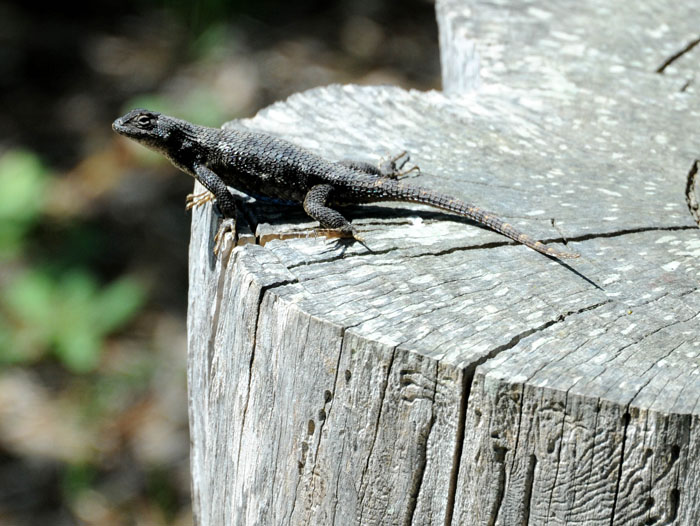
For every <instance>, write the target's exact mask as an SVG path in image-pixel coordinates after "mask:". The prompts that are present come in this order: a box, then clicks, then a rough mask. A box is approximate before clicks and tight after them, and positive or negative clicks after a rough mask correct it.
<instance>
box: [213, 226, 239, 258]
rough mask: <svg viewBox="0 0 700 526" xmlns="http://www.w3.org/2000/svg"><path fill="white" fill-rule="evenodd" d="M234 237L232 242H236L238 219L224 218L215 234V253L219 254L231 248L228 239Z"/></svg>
mask: <svg viewBox="0 0 700 526" xmlns="http://www.w3.org/2000/svg"><path fill="white" fill-rule="evenodd" d="M229 239H232V244H233V245H235V243H236V220H235V219H224V220H223V221H221V224H220V225H219V229H218V230H217V231H216V235H215V236H214V255H215V256H219V255H220V254H223V253H225V252H228V251H229V250H230V248H231V247H230V246H228V243H227V242H228V240H229Z"/></svg>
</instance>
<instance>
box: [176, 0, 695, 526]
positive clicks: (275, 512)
mask: <svg viewBox="0 0 700 526" xmlns="http://www.w3.org/2000/svg"><path fill="white" fill-rule="evenodd" d="M437 11H438V22H439V25H440V31H441V45H442V54H443V77H444V79H445V83H446V84H445V86H444V89H445V92H443V93H441V92H427V93H423V92H417V91H406V90H403V89H399V88H394V87H359V86H330V87H327V88H320V89H315V90H311V91H308V92H305V93H302V94H298V95H295V96H292V97H290V98H289V99H288V100H287V101H285V102H283V103H278V104H274V105H272V106H271V107H269V108H267V109H265V110H263V111H261V112H260V113H259V114H258V115H257V116H256V117H255V118H253V119H250V120H244V121H237V122H235V123H229V124H227V126H244V127H247V128H251V129H256V130H263V131H267V132H270V133H274V134H278V135H280V136H283V137H285V138H287V139H288V140H291V141H292V142H295V143H297V144H299V145H301V146H304V147H307V148H309V149H311V150H313V151H316V152H318V153H320V154H322V155H324V156H326V157H328V158H331V159H337V160H340V159H344V158H352V159H358V160H365V161H370V162H373V161H375V162H376V161H377V160H378V159H379V158H380V157H382V156H387V155H391V154H396V153H398V152H401V151H403V150H407V151H409V152H410V154H411V160H412V162H415V163H416V164H417V165H419V166H420V168H421V170H422V175H420V176H419V179H418V181H417V182H418V183H419V184H421V185H422V186H429V187H433V188H436V189H439V190H440V191H442V192H446V193H450V194H454V195H455V196H457V197H460V198H462V199H464V200H466V201H468V202H472V203H474V204H477V205H479V206H481V207H483V208H485V209H489V210H493V211H494V212H498V213H499V214H500V215H502V216H503V217H505V218H507V220H508V221H509V222H510V223H512V224H513V225H515V226H517V227H518V228H520V229H521V230H523V231H525V232H528V233H530V234H532V235H533V236H534V237H538V238H539V239H542V240H544V241H545V242H547V243H555V244H557V243H558V244H561V243H564V242H566V243H567V244H568V248H569V249H571V250H575V251H578V252H579V253H581V255H582V257H581V258H580V259H578V260H573V261H569V262H567V263H564V262H559V261H556V260H552V259H549V258H547V257H545V256H543V255H541V254H538V253H536V252H534V251H532V250H530V249H528V248H526V247H524V246H521V245H517V244H514V243H513V242H511V241H510V240H508V239H506V238H504V237H502V236H500V235H498V234H496V233H493V232H491V231H489V230H487V229H484V228H480V227H479V226H477V225H474V224H473V223H471V222H469V221H466V220H462V219H460V218H457V217H455V216H451V215H449V214H445V213H442V212H439V211H436V210H433V209H430V208H426V207H422V206H414V205H407V204H382V205H367V206H355V207H350V208H347V209H346V210H345V213H346V214H347V217H348V218H350V219H351V220H352V221H353V223H354V224H355V225H356V226H357V227H358V229H359V230H360V232H361V234H362V235H363V237H364V238H365V241H366V246H363V245H361V244H359V243H347V242H344V241H337V240H327V239H325V238H323V237H318V236H316V235H315V234H314V230H313V229H314V227H315V226H316V224H315V223H314V222H313V221H311V220H310V219H309V218H308V217H306V215H305V214H304V212H303V211H302V210H301V209H296V208H293V207H275V206H271V205H264V204H259V203H251V202H247V203H246V204H245V205H244V206H242V209H243V215H244V216H245V217H246V219H247V222H248V223H249V224H250V225H251V229H250V230H248V231H245V230H241V231H240V232H239V235H238V238H237V240H233V239H230V240H229V241H230V243H231V245H237V246H235V248H232V249H231V250H228V251H226V252H225V253H224V254H223V255H222V256H221V257H218V258H217V257H215V256H214V255H213V251H212V248H213V236H214V232H215V231H216V227H217V220H216V216H215V215H214V213H213V211H212V208H211V205H210V204H208V205H205V206H203V207H200V208H199V209H197V210H196V211H195V212H194V215H193V223H192V242H191V247H190V295H189V307H190V308H189V321H188V331H189V403H190V420H191V440H192V455H191V458H192V477H193V479H192V480H193V482H192V487H193V505H194V510H195V515H196V520H197V524H199V525H201V526H214V525H239V524H248V525H253V524H256V525H257V524H261V525H286V524H293V525H306V524H314V525H316V524H317V525H332V524H337V525H346V524H357V525H363V526H364V525H374V524H397V525H398V524H401V525H409V524H421V525H445V524H448V525H449V524H454V525H457V524H465V525H481V524H484V525H487V524H488V525H506V526H507V525H513V524H586V525H606V526H608V525H611V524H612V525H628V524H667V525H668V524H672V525H696V524H700V455H699V454H698V452H699V451H700V338H699V332H700V331H699V329H700V290H699V284H700V259H699V256H700V236H699V232H698V224H697V222H696V221H697V199H696V198H695V193H696V191H697V188H696V187H697V184H696V183H695V181H694V177H695V174H696V173H697V166H698V161H697V159H698V158H700V140H699V136H698V132H697V123H698V122H700V101H699V96H698V92H697V83H696V78H695V76H696V75H697V64H698V63H700V61H699V60H698V59H699V58H700V46H694V45H692V44H693V42H695V43H696V44H697V43H698V36H699V35H698V33H697V31H698V29H697V21H698V20H700V8H699V7H698V6H697V4H696V5H695V6H690V5H681V4H679V5H674V7H673V9H669V8H668V6H666V5H665V4H662V3H661V2H642V3H639V4H634V5H632V4H629V3H622V2H620V3H619V5H617V6H616V5H610V4H609V3H608V2H589V3H586V4H585V5H573V4H570V3H564V2H561V3H553V4H552V3H550V4H547V5H546V7H545V6H544V4H543V6H538V7H535V6H534V5H531V4H522V3H518V2H512V3H509V2H503V3H501V4H494V3H493V2H484V3H481V2H470V3H469V6H467V5H466V3H465V2H462V1H456V0H453V1H447V0H445V1H441V2H438V6H437ZM465 36H467V37H468V39H469V40H466V39H465ZM683 50H685V51H683ZM674 57H675V58H674ZM473 88H476V89H473ZM693 203H695V206H694V209H693ZM694 213H695V216H694ZM229 248H231V247H229Z"/></svg>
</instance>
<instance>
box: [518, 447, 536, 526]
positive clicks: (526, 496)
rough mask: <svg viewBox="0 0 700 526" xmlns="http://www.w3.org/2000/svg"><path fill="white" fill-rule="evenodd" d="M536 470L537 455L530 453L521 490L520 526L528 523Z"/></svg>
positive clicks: (525, 525)
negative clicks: (521, 511) (521, 509)
mask: <svg viewBox="0 0 700 526" xmlns="http://www.w3.org/2000/svg"><path fill="white" fill-rule="evenodd" d="M536 469H537V455H535V454H534V453H532V454H531V455H530V458H529V459H528V463H527V471H526V473H525V482H524V486H525V488H524V490H523V502H524V503H525V508H524V509H523V520H522V522H521V524H522V526H527V525H528V524H529V523H530V509H531V508H532V489H533V488H534V486H535V470H536Z"/></svg>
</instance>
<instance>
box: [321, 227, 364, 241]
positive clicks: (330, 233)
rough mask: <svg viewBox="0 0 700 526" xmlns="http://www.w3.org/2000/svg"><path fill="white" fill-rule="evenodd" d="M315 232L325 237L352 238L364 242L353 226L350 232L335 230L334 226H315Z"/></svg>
mask: <svg viewBox="0 0 700 526" xmlns="http://www.w3.org/2000/svg"><path fill="white" fill-rule="evenodd" d="M314 231H315V232H316V234H318V235H321V236H323V237H325V238H326V239H354V240H355V241H359V242H360V243H364V242H365V239H364V238H363V237H362V236H360V234H358V233H357V230H355V229H354V228H353V229H352V231H351V232H346V231H344V230H336V229H334V228H316V229H315V230H314Z"/></svg>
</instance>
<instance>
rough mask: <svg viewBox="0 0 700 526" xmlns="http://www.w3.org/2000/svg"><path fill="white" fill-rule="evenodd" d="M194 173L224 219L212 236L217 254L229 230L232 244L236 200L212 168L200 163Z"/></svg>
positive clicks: (234, 231)
mask: <svg viewBox="0 0 700 526" xmlns="http://www.w3.org/2000/svg"><path fill="white" fill-rule="evenodd" d="M194 173H195V175H196V177H197V180H198V181H199V182H200V183H202V184H203V185H204V187H205V188H206V189H207V190H209V191H210V192H211V193H212V194H213V195H214V197H215V198H216V206H218V208H219V210H220V211H221V214H222V215H223V216H224V220H223V221H222V222H221V224H220V225H219V229H218V230H217V232H216V236H214V254H217V255H218V254H219V252H220V251H221V249H222V247H223V240H224V237H225V235H226V234H227V233H229V232H231V233H232V234H233V236H234V244H235V237H236V217H237V209H236V202H235V201H234V199H233V196H232V195H231V192H229V191H228V188H227V187H226V184H225V183H224V182H223V181H222V180H221V177H219V176H218V175H216V173H214V172H213V171H212V170H210V169H209V168H207V167H206V166H204V165H202V164H200V165H197V166H195V168H194Z"/></svg>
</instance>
